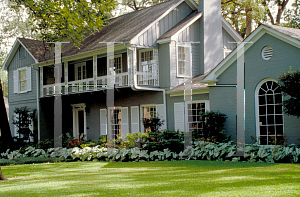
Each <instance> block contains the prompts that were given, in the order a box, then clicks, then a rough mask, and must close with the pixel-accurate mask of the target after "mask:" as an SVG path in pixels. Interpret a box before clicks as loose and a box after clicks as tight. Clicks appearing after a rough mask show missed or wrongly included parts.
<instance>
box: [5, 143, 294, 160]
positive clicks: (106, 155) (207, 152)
mask: <svg viewBox="0 0 300 197" xmlns="http://www.w3.org/2000/svg"><path fill="white" fill-rule="evenodd" d="M173 148H174V147H173ZM244 151H245V154H244V157H236V156H233V155H234V153H235V152H236V145H235V143H234V142H232V141H231V142H227V143H211V142H204V141H200V142H197V143H196V144H195V145H194V146H188V147H186V149H184V150H182V151H180V152H173V151H172V150H170V149H168V148H165V149H163V150H153V151H148V150H143V149H140V148H137V147H134V148H131V149H126V148H120V149H114V148H104V147H100V146H99V145H98V146H94V147H84V148H79V147H74V148H50V149H48V150H43V149H37V148H34V147H27V148H26V149H25V150H24V149H20V150H15V151H10V150H9V149H8V150H7V151H6V152H4V153H1V154H0V155H1V157H2V158H3V159H9V160H17V159H20V158H29V157H34V158H60V159H67V160H73V161H76V160H81V161H92V160H99V161H122V162H126V161H134V162H137V161H164V160H217V161H226V160H229V161H247V162H270V163H275V162H292V163H297V162H298V163H299V155H300V148H298V147H296V146H295V145H294V144H290V145H288V146H261V145H259V144H258V143H255V144H246V145H245V150H244Z"/></svg>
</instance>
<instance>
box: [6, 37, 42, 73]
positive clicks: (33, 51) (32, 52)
mask: <svg viewBox="0 0 300 197" xmlns="http://www.w3.org/2000/svg"><path fill="white" fill-rule="evenodd" d="M25 40H30V39H25ZM25 40H24V39H23V38H17V39H16V41H15V43H14V44H13V47H12V49H11V50H10V52H9V54H8V56H7V57H6V59H5V61H4V63H3V66H2V70H5V69H7V68H8V66H9V64H10V62H11V61H12V59H13V57H14V56H15V53H16V52H17V51H18V49H19V47H20V45H21V46H23V47H24V48H25V50H26V51H27V52H28V53H29V55H30V56H31V57H32V58H33V60H34V61H35V63H38V59H37V57H38V55H37V54H38V53H39V51H40V47H39V46H41V45H40V44H41V43H42V42H40V41H36V40H30V41H29V42H33V41H35V42H33V43H32V45H31V44H30V45H31V46H30V45H29V44H28V43H27V42H26V41H25ZM23 42H24V43H25V44H26V45H25V44H24V43H23ZM35 45H36V46H35ZM27 47H29V49H30V50H28V48H27Z"/></svg>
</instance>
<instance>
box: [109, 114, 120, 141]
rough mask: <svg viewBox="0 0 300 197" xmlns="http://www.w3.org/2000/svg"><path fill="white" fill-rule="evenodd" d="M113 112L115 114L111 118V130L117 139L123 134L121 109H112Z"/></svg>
mask: <svg viewBox="0 0 300 197" xmlns="http://www.w3.org/2000/svg"><path fill="white" fill-rule="evenodd" d="M111 113H112V114H113V118H112V119H111V131H112V133H113V135H114V139H116V138H118V137H120V136H121V135H122V125H121V118H122V114H121V109H115V110H113V109H112V110H111Z"/></svg>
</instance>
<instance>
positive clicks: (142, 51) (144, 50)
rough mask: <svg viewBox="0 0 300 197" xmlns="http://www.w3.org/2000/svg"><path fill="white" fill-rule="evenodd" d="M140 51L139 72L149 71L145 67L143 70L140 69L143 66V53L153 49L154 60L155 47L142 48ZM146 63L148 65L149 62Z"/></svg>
mask: <svg viewBox="0 0 300 197" xmlns="http://www.w3.org/2000/svg"><path fill="white" fill-rule="evenodd" d="M138 51H139V72H147V71H144V70H143V69H142V70H141V69H140V68H143V65H142V55H141V53H145V52H148V51H152V60H154V48H147V49H140V50H138ZM152 60H150V61H152ZM144 62H148V61H144ZM146 65H148V64H146Z"/></svg>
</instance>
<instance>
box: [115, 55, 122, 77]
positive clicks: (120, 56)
mask: <svg viewBox="0 0 300 197" xmlns="http://www.w3.org/2000/svg"><path fill="white" fill-rule="evenodd" d="M116 58H120V59H121V60H120V64H121V72H120V73H116V74H121V73H123V60H122V53H121V54H118V55H114V59H116ZM114 67H115V66H114ZM115 71H116V68H115Z"/></svg>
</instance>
